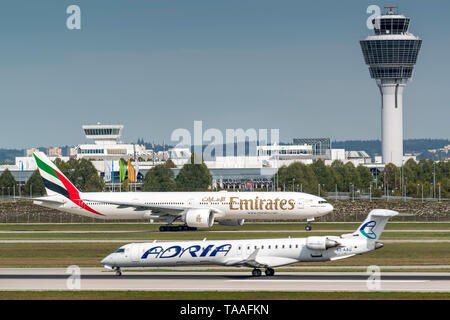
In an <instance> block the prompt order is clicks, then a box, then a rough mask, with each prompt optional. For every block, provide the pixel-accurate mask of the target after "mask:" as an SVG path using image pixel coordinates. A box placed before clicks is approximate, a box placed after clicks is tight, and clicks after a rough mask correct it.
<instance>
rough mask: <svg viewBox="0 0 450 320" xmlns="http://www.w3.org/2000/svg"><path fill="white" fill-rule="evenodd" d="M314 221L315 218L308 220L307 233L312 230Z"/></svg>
mask: <svg viewBox="0 0 450 320" xmlns="http://www.w3.org/2000/svg"><path fill="white" fill-rule="evenodd" d="M313 221H314V218H311V219H307V220H306V227H305V230H306V231H311V230H312V226H311V222H313Z"/></svg>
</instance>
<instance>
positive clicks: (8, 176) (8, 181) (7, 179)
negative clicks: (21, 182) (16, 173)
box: [0, 169, 17, 188]
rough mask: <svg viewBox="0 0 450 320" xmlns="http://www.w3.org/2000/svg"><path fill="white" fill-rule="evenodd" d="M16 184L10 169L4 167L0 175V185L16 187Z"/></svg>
mask: <svg viewBox="0 0 450 320" xmlns="http://www.w3.org/2000/svg"><path fill="white" fill-rule="evenodd" d="M16 185H17V182H16V179H14V177H13V175H12V173H11V171H9V169H5V170H4V171H3V173H2V174H1V175H0V187H3V188H13V187H16Z"/></svg>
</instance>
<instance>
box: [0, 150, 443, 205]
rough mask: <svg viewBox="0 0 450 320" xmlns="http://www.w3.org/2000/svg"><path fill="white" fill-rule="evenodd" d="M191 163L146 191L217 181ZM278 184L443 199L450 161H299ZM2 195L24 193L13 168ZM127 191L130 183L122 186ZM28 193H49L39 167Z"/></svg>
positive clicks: (76, 177) (90, 174) (97, 186)
mask: <svg viewBox="0 0 450 320" xmlns="http://www.w3.org/2000/svg"><path fill="white" fill-rule="evenodd" d="M194 157H195V155H194V154H193V155H192V156H191V161H190V162H188V163H186V164H185V165H184V166H183V167H182V168H181V169H180V172H179V173H178V175H177V176H176V177H175V174H174V171H173V170H172V169H173V168H175V165H174V163H173V162H172V161H171V160H168V161H167V162H165V163H164V164H160V165H157V166H155V167H153V168H152V169H150V170H149V171H148V172H147V173H146V175H145V177H144V181H143V183H142V187H141V190H142V191H205V190H208V189H209V188H210V187H211V185H212V176H211V173H210V171H209V169H208V167H207V166H206V165H205V164H204V163H203V162H201V161H199V163H198V164H197V163H196V162H194ZM55 164H56V166H57V167H58V168H59V169H60V170H61V171H62V172H63V173H64V175H66V177H67V178H68V179H69V180H70V181H72V183H73V184H74V185H75V186H76V187H77V188H78V189H79V190H80V191H83V192H95V191H96V192H99V191H105V182H104V181H103V179H102V178H101V177H100V176H99V175H98V172H97V170H96V169H95V167H94V165H93V164H92V163H91V162H90V161H89V160H86V159H80V160H75V159H70V160H69V161H67V162H64V161H62V160H61V159H56V160H55ZM272 180H273V184H274V185H275V186H278V187H279V188H280V189H281V190H285V191H291V190H294V191H303V192H306V193H311V194H320V195H326V194H327V193H328V192H335V191H338V192H353V191H354V192H355V193H359V192H361V193H369V190H370V192H371V193H372V195H373V196H374V197H380V196H382V195H385V194H386V195H387V194H389V195H393V196H402V195H405V196H409V197H416V198H420V197H422V196H423V197H425V198H438V197H439V195H440V197H441V198H448V197H450V162H448V161H447V162H442V161H441V162H435V161H432V160H420V161H419V162H415V161H414V160H412V159H410V160H408V161H407V162H406V163H405V164H404V165H403V166H402V167H396V166H395V165H394V164H392V163H389V164H387V165H386V167H385V168H384V170H383V171H381V172H380V173H379V174H375V175H374V174H373V173H372V172H371V170H370V169H369V168H367V167H365V166H363V165H359V166H357V167H355V166H354V165H353V163H351V162H347V163H346V164H344V163H343V162H342V161H339V160H336V161H334V162H333V163H332V164H331V165H330V166H327V165H325V163H324V161H323V160H318V161H315V162H314V163H312V164H309V165H305V164H303V163H300V162H295V163H292V164H290V165H289V166H283V167H281V168H279V170H278V172H277V174H275V175H274V176H273V177H272ZM0 188H1V189H2V195H8V194H9V195H13V194H15V195H16V196H17V195H19V190H18V185H17V182H16V181H15V179H14V177H13V175H12V174H11V172H10V171H9V170H8V169H6V170H5V171H4V172H3V173H2V174H1V175H0ZM122 189H123V190H124V191H125V190H127V189H126V188H122ZM21 192H22V193H23V195H30V194H31V195H33V196H39V195H43V194H45V187H44V184H43V182H42V179H41V178H40V174H39V170H36V171H35V172H33V174H32V175H31V177H30V178H29V179H28V181H27V183H26V184H25V185H24V186H23V189H22V190H21Z"/></svg>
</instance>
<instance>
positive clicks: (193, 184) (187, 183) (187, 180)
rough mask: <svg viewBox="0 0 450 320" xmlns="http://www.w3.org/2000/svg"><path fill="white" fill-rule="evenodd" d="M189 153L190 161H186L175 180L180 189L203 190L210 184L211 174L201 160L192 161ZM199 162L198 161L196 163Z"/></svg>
mask: <svg viewBox="0 0 450 320" xmlns="http://www.w3.org/2000/svg"><path fill="white" fill-rule="evenodd" d="M195 157H196V156H195V155H194V154H192V155H191V160H190V162H188V163H186V164H185V165H184V166H183V167H182V168H181V170H180V172H179V173H178V175H177V177H176V179H175V181H176V185H177V190H180V191H205V190H208V187H210V186H211V184H212V176H211V173H210V172H209V169H208V167H207V166H206V165H205V164H204V163H203V161H194V159H195ZM198 162H200V163H198Z"/></svg>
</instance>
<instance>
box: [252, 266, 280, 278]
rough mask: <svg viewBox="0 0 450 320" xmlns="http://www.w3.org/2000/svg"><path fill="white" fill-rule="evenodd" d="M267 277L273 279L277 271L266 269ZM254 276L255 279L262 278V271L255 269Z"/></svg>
mask: <svg viewBox="0 0 450 320" xmlns="http://www.w3.org/2000/svg"><path fill="white" fill-rule="evenodd" d="M265 274H266V276H268V277H271V276H273V275H274V274H275V270H273V269H272V268H266V271H265ZM252 276H254V277H260V276H261V270H259V269H256V268H255V269H253V271H252Z"/></svg>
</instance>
